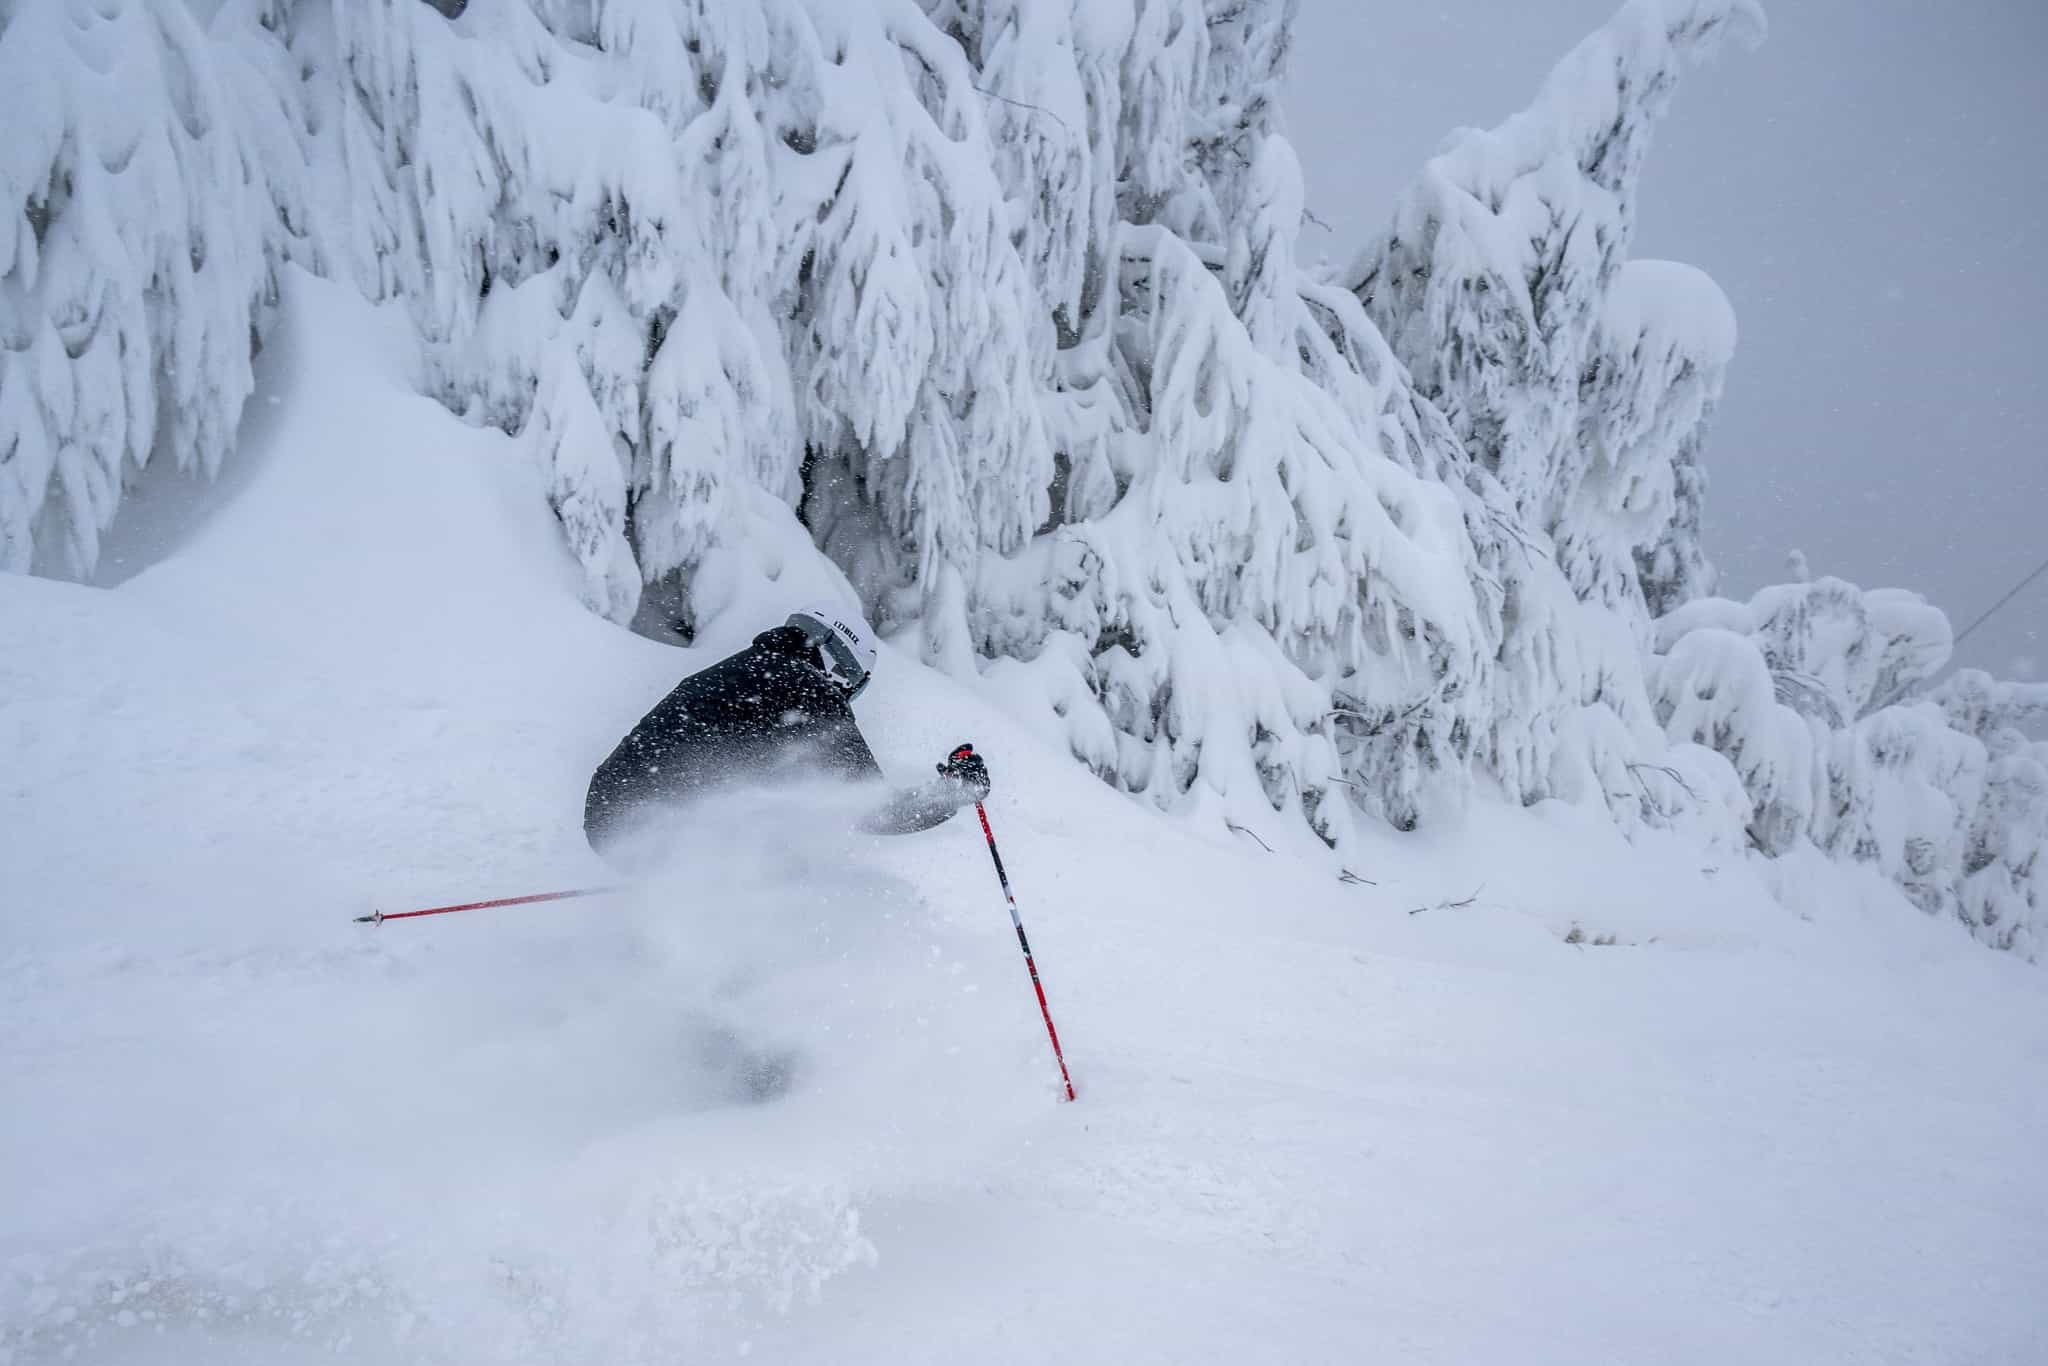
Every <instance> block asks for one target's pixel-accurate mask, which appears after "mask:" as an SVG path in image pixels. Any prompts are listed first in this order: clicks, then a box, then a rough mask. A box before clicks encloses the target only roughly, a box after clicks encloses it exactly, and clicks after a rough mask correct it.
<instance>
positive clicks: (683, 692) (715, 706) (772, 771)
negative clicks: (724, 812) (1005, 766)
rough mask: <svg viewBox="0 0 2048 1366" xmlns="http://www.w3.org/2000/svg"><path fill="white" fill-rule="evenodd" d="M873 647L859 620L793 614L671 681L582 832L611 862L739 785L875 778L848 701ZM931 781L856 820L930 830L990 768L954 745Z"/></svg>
mask: <svg viewBox="0 0 2048 1366" xmlns="http://www.w3.org/2000/svg"><path fill="white" fill-rule="evenodd" d="M875 657H876V655H875V647H874V644H873V643H872V642H871V641H870V640H869V639H868V636H867V631H866V629H865V628H864V626H863V625H862V624H861V622H860V619H859V618H858V617H857V616H853V615H852V614H849V613H841V612H834V611H831V610H829V609H825V610H819V611H803V612H797V613H794V614H792V615H791V616H790V618H789V620H788V621H786V622H785V623H784V624H782V625H781V626H777V627H775V628H774V629H772V630H768V631H763V632H762V633H761V634H760V635H758V636H755V637H754V643H753V644H752V645H750V646H748V647H747V648H746V649H744V650H742V651H740V652H739V653H738V654H736V655H731V656H728V657H727V658H725V659H722V660H720V661H719V662H718V663H716V664H713V665H712V666H711V667H710V668H708V669H705V670H703V671H701V672H699V673H694V674H691V675H690V676H689V677H688V678H685V679H684V680H683V681H682V682H681V683H678V684H677V685H676V686H675V689H674V691H672V692H670V693H669V695H668V696H667V697H664V698H663V699H662V700H661V701H660V702H658V703H656V704H655V707H654V710H652V711H650V712H648V713H647V715H645V716H643V717H642V718H640V723H639V724H638V725H636V726H634V727H633V729H632V730H631V731H630V732H628V733H627V735H626V737H625V739H623V740H621V741H619V743H618V747H617V748H615V749H614V750H612V752H611V754H610V756H609V757H607V758H606V759H605V761H604V762H603V763H601V764H599V765H598V766H597V772H596V773H594V774H592V775H591V779H590V790H589V793H588V795H587V796H586V797H585V799H584V805H583V831H584V835H585V837H586V838H587V839H588V840H589V841H590V847H591V848H592V849H594V850H596V851H597V853H598V854H599V855H600V856H602V857H603V858H605V859H606V860H607V861H609V862H612V863H614V864H621V865H623V864H625V863H628V862H633V863H638V862H640V860H639V859H636V858H635V857H634V853H635V852H637V851H629V850H628V849H626V848H625V847H623V846H624V841H625V839H626V837H627V836H628V835H629V834H630V833H632V831H633V829H634V828H635V827H636V825H638V824H640V818H643V817H644V816H645V815H647V814H648V813H649V811H650V809H651V808H654V807H657V806H663V805H668V806H674V805H678V804H681V803H683V802H687V801H690V800H692V799H694V798H697V797H700V796H703V795H704V794H706V793H708V792H711V791H713V790H715V789H717V788H719V787H722V786H726V785H729V784H733V783H738V782H773V781H776V780H777V779H798V778H803V777H809V776H816V775H819V774H826V775H831V776H836V777H839V778H842V779H846V780H850V781H854V782H868V781H874V780H878V779H880V778H881V777H882V769H881V766H880V765H879V764H877V763H876V762H875V756H874V754H873V752H872V751H870V750H869V749H868V745H867V741H866V740H865V739H864V738H862V736H861V733H860V727H859V726H858V725H857V724H856V723H855V721H854V717H853V710H852V708H851V707H849V706H848V705H847V704H848V703H850V702H852V701H853V699H854V698H856V697H858V696H860V694H861V692H862V690H863V689H865V688H866V687H867V685H868V682H869V680H870V679H871V678H872V677H873V676H874V667H875ZM938 772H939V777H938V778H937V779H936V780H933V781H929V782H926V783H925V784H923V785H922V786H919V787H914V788H906V789H902V790H899V791H897V792H896V793H894V794H893V795H892V796H891V797H890V798H889V799H888V800H887V801H886V802H884V803H883V804H882V805H881V806H879V807H877V808H876V809H875V810H873V811H872V812H870V813H869V814H868V816H867V817H866V818H865V819H863V820H862V821H861V822H860V825H861V828H862V829H864V830H868V831H872V832H875V833H878V834H909V833H911V832H913V831H917V830H928V829H930V828H931V827H932V826H935V825H937V824H939V823H940V822H941V821H943V820H946V819H947V818H948V817H950V816H951V815H952V814H953V813H954V812H955V811H957V810H959V809H960V808H961V807H963V806H971V805H973V804H974V803H975V802H978V801H980V800H982V799H983V798H984V797H986V796H988V793H989V776H988V765H987V764H985V763H983V762H982V759H981V756H980V755H978V754H976V753H975V752H974V747H973V746H972V745H967V744H962V745H958V746H955V748H954V750H953V752H952V753H951V754H949V755H947V756H946V761H945V762H944V763H942V764H940V765H938Z"/></svg>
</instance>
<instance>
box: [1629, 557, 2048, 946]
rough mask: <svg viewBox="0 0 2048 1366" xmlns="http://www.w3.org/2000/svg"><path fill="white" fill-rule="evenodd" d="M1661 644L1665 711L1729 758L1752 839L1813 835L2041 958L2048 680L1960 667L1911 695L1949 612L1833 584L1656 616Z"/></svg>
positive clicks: (1774, 590)
mask: <svg viewBox="0 0 2048 1366" xmlns="http://www.w3.org/2000/svg"><path fill="white" fill-rule="evenodd" d="M1656 648H1657V655H1656V657H1655V659H1654V660H1653V662H1652V666H1651V677H1652V680H1653V693H1654V695H1655V697H1656V699H1657V709H1658V716H1659V719H1660V720H1662V721H1663V722H1664V724H1665V728H1666V731H1667V733H1668V734H1669V736H1670V738H1671V739H1672V740H1674V741H1695V742H1698V743H1700V744H1703V745H1705V746H1707V747H1708V748H1710V749H1712V750H1714V751H1715V752H1716V753H1718V754H1721V755H1722V756H1724V757H1725V758H1727V759H1728V760H1729V762H1730V763H1732V764H1733V765H1734V767H1735V770H1736V773H1737V774H1738V776H1739V777H1740V778H1741V780H1742V785H1743V789H1744V791H1745V793H1746V794H1747V796H1748V800H1749V806H1750V816H1749V821H1748V830H1749V835H1750V838H1751V839H1752V840H1753V841H1754V842H1755V844H1756V845H1757V847H1759V848H1760V849H1762V850H1764V851H1765V852H1767V853H1771V854H1777V853H1782V852H1785V851H1786V850H1788V849H1790V848H1791V847H1793V845H1795V844H1796V843H1798V842H1799V841H1801V840H1810V841H1811V842H1812V843H1813V844H1815V845H1817V846H1819V847H1820V848H1821V849H1823V850H1825V851H1827V852H1828V853H1830V854H1832V855H1834V856H1836V857H1838V858H1843V859H1853V860H1855V861H1858V862H1863V863H1870V864H1873V865H1875V866H1876V867H1877V868H1878V869H1879V870H1880V871H1881V872H1883V873H1884V874H1885V876H1886V877H1888V878H1890V879H1891V880H1892V881H1893V882H1894V883H1895V884H1897V885H1898V887H1899V888H1900V890H1901V891H1903V892H1904V893H1905V894H1906V895H1907V897H1908V898H1910V899H1911V900H1912V901H1913V903H1914V904H1915V905H1917V906H1919V907H1920V908H1921V909H1923V910H1925V911H1927V912H1929V913H1930V914H1939V915H1944V916H1953V917H1955V918H1957V919H1959V920H1961V921H1963V922H1964V923H1965V924H1966V925H1968V926H1969V927H1970V929H1971V931H1972V932H1973V933H1975V934H1976V935H1977V936H1978V937H1979V938H1981V939H1983V940H1985V941H1986V942H1987V943H1991V944H1993V945H1996V946H1997V947H2001V948H2008V949H2016V950H2018V951H2020V952H2022V953H2025V954H2027V955H2028V956H2030V957H2031V956H2033V955H2035V954H2036V953H2038V951H2039V948H2040V935H2041V928H2040V925H2041V921H2040V898H2041V889H2040V888H2039V887H2037V886H2036V883H2035V878H2036V876H2037V874H2038V873H2039V872H2040V871H2041V870H2042V869H2043V868H2044V866H2048V865H2044V861H2043V859H2042V852H2043V850H2044V848H2048V763H2044V761H2048V745H2043V744H2040V743H2038V742H2030V741H2028V740H2027V739H2026V738H2025V736H2024V734H2023V733H2022V732H2021V730H2020V729H2019V727H2020V726H2022V725H2025V724H2028V723H2029V722H2031V721H2037V720H2038V719H2039V718H2040V717H2042V716H2048V685H2038V684H2036V685H2022V684H2011V683H1997V682H1995V681H1993V680H1992V679H1990V678H1989V677H1988V676H1986V675H1984V674H1982V673H1980V672H1977V671H1975V670H1966V671H1964V672H1961V673H1958V674H1957V675H1956V676H1955V677H1953V678H1951V679H1950V680H1948V681H1947V682H1945V683H1943V684H1942V685H1941V686H1940V687H1939V688H1937V689H1935V690H1933V692H1932V693H1930V694H1926V695H1924V696H1920V695H1916V694H1921V693H1923V692H1924V690H1925V685H1926V683H1927V681H1928V680H1929V679H1930V678H1931V677H1932V676H1933V675H1934V674H1935V673H1936V672H1937V671H1939V670H1940V669H1941V667H1942V666H1943V665H1944V664H1945V663H1946V662H1947V660H1948V655H1949V649H1950V631H1949V625H1948V619H1947V618H1946V617H1945V616H1944V615H1943V614H1942V613H1941V612H1940V611H1939V610H1938V609H1936V608H1934V607H1931V606H1929V605H1928V604H1927V603H1926V602H1924V601H1923V600H1922V599H1921V598H1920V597H1919V596H1918V595H1917V594H1913V593H1908V592H1904V591H1902V590H1898V589H1876V590H1871V591H1864V590H1862V589H1859V588H1857V587H1856V586H1855V585H1853V584H1849V583H1845V582H1843V581H1842V580H1840V579H1834V578H1819V579H1810V580H1808V581H1806V582H1800V583H1790V584H1780V585H1777V586H1775V587H1771V588H1766V589H1764V590H1762V591H1761V592H1759V593H1757V594H1756V595H1755V596H1754V597H1752V598H1751V599H1750V600H1749V601H1748V602H1746V603H1742V602H1733V601H1729V600H1727V599H1723V598H1700V599H1696V600H1694V601H1692V602H1689V603H1687V604H1686V605H1685V606H1683V607H1681V608H1679V609H1678V610H1676V611H1674V612H1671V613H1669V614H1668V615H1666V616H1664V617H1662V618H1660V619H1659V620H1658V622H1657V623H1656Z"/></svg>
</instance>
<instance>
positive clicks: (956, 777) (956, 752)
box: [939, 744, 989, 801]
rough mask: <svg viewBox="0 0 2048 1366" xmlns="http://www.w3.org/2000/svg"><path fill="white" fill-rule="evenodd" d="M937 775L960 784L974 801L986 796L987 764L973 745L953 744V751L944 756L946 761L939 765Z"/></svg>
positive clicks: (987, 790)
mask: <svg viewBox="0 0 2048 1366" xmlns="http://www.w3.org/2000/svg"><path fill="white" fill-rule="evenodd" d="M939 776H940V777H943V778H950V779H952V780H953V781H954V782H956V783H958V784H960V786H961V787H963V788H965V789H966V790H967V791H968V792H969V793H970V794H971V795H972V797H973V799H974V800H975V801H981V800H983V799H985V798H986V797H987V796H988V792H989V780H988V765H987V764H985V763H983V762H982V760H981V756H980V755H979V754H976V753H975V752H974V746H973V745H970V744H959V745H955V746H954V747H953V752H952V753H951V754H948V755H947V756H946V762H945V763H943V764H940V765H939Z"/></svg>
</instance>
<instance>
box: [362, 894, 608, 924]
mask: <svg viewBox="0 0 2048 1366" xmlns="http://www.w3.org/2000/svg"><path fill="white" fill-rule="evenodd" d="M618 890H619V889H618V888H616V887H583V888H579V889H577V890H576V891H572V892H535V893H534V894H533V895H532V896H501V897H499V898H498V899H497V900H495V901H465V902H463V903H462V904H461V905H460V906H429V907H427V908H426V909H425V910H423V911H392V912H390V913H389V914H386V913H385V912H383V911H372V912H370V913H369V914H368V915H359V916H357V917H356V924H358V925H381V924H383V923H384V922H385V921H387V920H410V919H412V918H413V917H414V916H416V915H453V914H454V913H455V912H456V911H483V910H489V909H490V908H491V907H493V906H531V905H533V904H534V903H535V902H537V901H570V900H573V899H575V898H576V897H579V896H603V895H604V894H605V893H606V892H616V891H618Z"/></svg>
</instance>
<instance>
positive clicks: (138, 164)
mask: <svg viewBox="0 0 2048 1366" xmlns="http://www.w3.org/2000/svg"><path fill="white" fill-rule="evenodd" d="M276 23H277V13H276V11H275V10H274V9H273V8H272V7H271V6H269V5H264V4H259V3H254V0H229V2H228V3H225V4H222V5H220V6H218V7H213V8H212V9H211V12H210V14H209V15H208V16H207V17H206V18H205V20H204V21H203V22H202V19H201V17H200V16H199V15H197V14H195V13H194V11H193V10H192V9H190V8H189V7H188V6H187V5H186V4H185V3H184V0H92V2H91V3H88V0H33V2H32V3H30V2H24V0H10V3H6V4H4V5H0V126H4V127H5V128H6V136H5V137H4V138H0V209H4V212H0V569H6V570H12V571H16V572H23V571H28V570H31V569H33V570H36V571H38V572H46V573H56V574H66V575H72V576H83V575H86V574H88V573H90V571H91V570H92V568H93V565H94V562H95V561H96V559H97V558H98V554H99V537H100V533H101V532H102V531H103V530H105V529H106V527H107V526H108V525H109V524H110V523H111V522H112V520H113V517H114V515H115V512H116V511H117V509H118V508H119V505H120V500H121V495H122V491H123V489H124V487H125V486H126V484H127V483H128V482H129V481H131V480H132V479H133V478H134V476H135V475H136V474H137V473H139V472H140V470H141V469H142V468H143V467H144V466H145V465H146V464H148V463H149V461H151V460H152V459H160V460H169V461H171V462H173V463H174V464H175V466H176V467H177V468H178V469H180V470H184V471H190V472H192V473H194V474H195V475H199V476H202V477H210V476H211V475H212V474H213V473H214V472H215V471H216V470H218V468H219V467H220V463H221V461H222V460H223V458H225V456H226V455H227V453H228V451H229V449H230V448H231V447H232V446H233V444H234V440H235V429H236V425H237V423H238V421H239V419H240V416H241V410H242V404H243V402H244V401H245V400H246V399H247V398H248V396H249V391H250V387H251V383H252V380H251V374H250V364H249V361H250V346H251V342H252V338H253V337H255V336H257V335H260V333H261V331H262V328H263V325H264V322H265V316H266V309H267V307H268V305H269V304H270V303H271V302H272V300H273V297H274V293H275V279H274V275H273V267H274V264H275V258H276V251H277V246H278V243H279V241H280V240H281V239H282V238H284V237H288V236H289V235H291V234H293V233H295V232H298V231H301V230H302V228H303V224H304V221H305V212H304V209H303V206H302V203H301V200H300V196H299V187H298V185H297V183H296V179H295V176H294V166H295V161H296V153H297V149H296V146H295V143H294V133H295V128H294V125H295V122H296V119H295V116H294V114H293V111H292V109H291V106H290V103H289V101H288V100H287V99H286V98H285V96H284V95H283V93H282V85H283V75H282V55H283V54H282V47H281V45H280V44H279V43H278V42H277V41H276V39H275V38H274V37H273V33H272V31H273V29H274V27H275V25H276Z"/></svg>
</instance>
